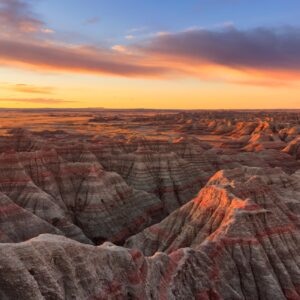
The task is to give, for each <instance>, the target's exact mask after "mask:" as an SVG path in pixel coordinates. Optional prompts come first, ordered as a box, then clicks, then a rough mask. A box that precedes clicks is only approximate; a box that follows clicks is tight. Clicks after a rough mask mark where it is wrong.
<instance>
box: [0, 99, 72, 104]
mask: <svg viewBox="0 0 300 300" xmlns="http://www.w3.org/2000/svg"><path fill="white" fill-rule="evenodd" d="M0 102H18V103H34V104H50V105H56V104H67V103H74V102H77V101H71V100H63V99H50V98H49V99H48V98H26V99H24V98H0Z"/></svg>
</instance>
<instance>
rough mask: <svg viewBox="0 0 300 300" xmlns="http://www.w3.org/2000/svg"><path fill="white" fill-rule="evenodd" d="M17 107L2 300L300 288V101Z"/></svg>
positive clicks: (1, 175) (0, 189) (2, 224)
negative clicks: (41, 118) (206, 107)
mask: <svg viewBox="0 0 300 300" xmlns="http://www.w3.org/2000/svg"><path fill="white" fill-rule="evenodd" d="M22 116H23V118H24V120H25V121H23V122H24V123H23V124H22V127H25V128H28V129H20V128H14V127H13V126H11V125H7V126H6V128H5V129H3V131H2V135H1V136H0V299H4V300H6V299H8V300H10V299H13V300H15V299H17V300H18V299H22V300H23V299H49V300H50V299H51V300H52V299H80V300H81V299H89V300H91V299H95V300H96V299H153V300H154V299H155V300H156V299H163V300H165V299H184V300H185V299H197V300H204V299H249V300H252V299H253V300H254V299H271V300H277V299H290V300H295V299H300V161H299V157H300V151H299V149H298V148H299V147H298V146H299V139H300V130H299V124H300V116H299V115H298V113H297V112H247V111H244V112H237V111H234V112H230V111H224V112H178V113H174V112H162V113H158V114H155V113H153V112H149V113H147V112H131V111H129V112H119V115H118V116H117V115H116V114H115V112H105V111H104V112H99V113H90V112H89V113H83V112H80V111H79V112H72V113H71V112H64V113H63V115H61V113H60V112H56V113H53V115H52V116H51V120H53V121H52V122H53V123H49V124H47V126H45V124H43V123H41V124H40V123H36V124H35V121H34V117H32V116H31V115H30V114H29V113H28V115H27V113H23V115H22ZM47 116H48V115H47ZM26 118H28V121H26V120H27V119H26ZM84 118H85V119H84ZM47 120H50V119H47ZM59 120H64V122H63V123H59V125H57V124H58V123H57V124H56V122H58V121H59ZM67 120H68V121H67ZM74 120H80V122H82V123H78V122H79V121H74ZM84 120H85V121H84ZM7 122H8V121H7ZM26 122H27V123H26ZM49 122H50V121H49ZM60 122H61V121H60ZM76 122H77V123H76ZM7 124H13V125H16V124H14V122H12V123H9V122H8V123H7ZM19 125H20V124H19ZM20 126H21V125H20Z"/></svg>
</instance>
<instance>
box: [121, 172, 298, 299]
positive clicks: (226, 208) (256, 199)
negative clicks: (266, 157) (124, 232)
mask: <svg viewBox="0 0 300 300" xmlns="http://www.w3.org/2000/svg"><path fill="white" fill-rule="evenodd" d="M299 192H300V186H299V178H298V176H297V175H295V176H289V175H287V174H286V173H284V172H282V171H280V170H279V169H275V170H274V169H267V170H263V169H260V168H246V167H245V168H241V169H233V170H226V171H220V172H218V173H217V174H216V175H215V176H213V177H212V178H211V179H210V181H209V182H208V184H207V185H206V186H205V187H204V188H203V189H202V190H201V191H200V193H199V195H198V196H197V197H196V198H195V199H194V200H193V201H191V202H189V203H188V204H186V205H185V206H183V207H181V208H180V209H178V210H176V211H175V212H173V213H172V214H171V215H170V216H169V217H167V218H166V219H165V220H164V221H162V222H161V223H159V224H156V225H153V226H151V227H150V228H147V229H146V230H144V231H143V232H141V233H139V234H138V235H136V236H133V237H131V238H130V239H129V240H128V241H127V243H126V246H128V247H131V248H137V249H140V250H141V251H143V252H144V253H145V254H146V255H153V254H154V253H156V252H158V251H163V252H165V253H169V254H171V253H174V252H176V251H177V250H178V249H182V248H186V247H189V248H192V249H193V250H194V251H195V252H194V258H195V257H197V258H198V257H199V256H201V255H204V253H205V255H207V261H206V267H207V269H209V270H211V271H210V272H209V274H210V275H209V276H208V277H209V279H210V280H211V284H212V285H213V286H214V287H213V291H214V293H216V295H218V297H219V298H220V299H222V298H225V299H244V298H246V299H252V298H251V297H253V298H254V299H258V298H262V299H271V298H272V297H274V298H275V299H297V298H299V297H300V290H299V283H300V277H299V275H300V266H299V265H298V262H299V259H300V254H299V253H300V252H299V250H300V230H299V224H300V222H299V221H300V218H299V215H300V214H299V213H300V193H299ZM196 272H197V271H196V270H195V273H196ZM229 274H230V275H229ZM209 293H210V292H209V291H206V292H205V291H203V297H204V298H203V299H206V298H207V297H208V298H209V295H210V294H209ZM205 297H206V298H205Z"/></svg>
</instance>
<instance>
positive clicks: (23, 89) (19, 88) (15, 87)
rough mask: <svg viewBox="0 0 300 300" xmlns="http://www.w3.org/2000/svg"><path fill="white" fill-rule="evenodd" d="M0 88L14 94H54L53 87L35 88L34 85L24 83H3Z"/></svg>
mask: <svg viewBox="0 0 300 300" xmlns="http://www.w3.org/2000/svg"><path fill="white" fill-rule="evenodd" d="M0 86H1V88H4V89H7V90H11V91H14V92H20V93H28V94H52V93H53V92H54V88H53V87H49V86H36V85H30V84H24V83H18V84H6V83H3V84H1V85H0Z"/></svg>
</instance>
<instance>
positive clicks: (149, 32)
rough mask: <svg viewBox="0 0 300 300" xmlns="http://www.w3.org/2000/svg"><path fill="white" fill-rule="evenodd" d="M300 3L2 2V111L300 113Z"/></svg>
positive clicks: (283, 0) (292, 0) (278, 0)
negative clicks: (275, 110)
mask: <svg viewBox="0 0 300 300" xmlns="http://www.w3.org/2000/svg"><path fill="white" fill-rule="evenodd" d="M299 12H300V1H299V0H263V1H261V0H193V1H192V0H184V1H174V0H163V1H161V0H160V1H156V0H145V1H141V0H110V1H108V0H0V64H1V65H0V101H1V103H0V107H24V108H25V107H26V108H27V107H76V108H77V107H105V108H158V109H159V108H174V109H178V108H182V109H210V108H213V109H218V108H222V109H231V108H236V109H238V108H300V18H299V16H300V15H299Z"/></svg>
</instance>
